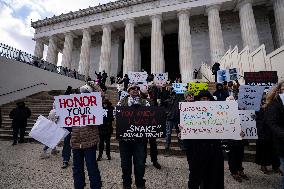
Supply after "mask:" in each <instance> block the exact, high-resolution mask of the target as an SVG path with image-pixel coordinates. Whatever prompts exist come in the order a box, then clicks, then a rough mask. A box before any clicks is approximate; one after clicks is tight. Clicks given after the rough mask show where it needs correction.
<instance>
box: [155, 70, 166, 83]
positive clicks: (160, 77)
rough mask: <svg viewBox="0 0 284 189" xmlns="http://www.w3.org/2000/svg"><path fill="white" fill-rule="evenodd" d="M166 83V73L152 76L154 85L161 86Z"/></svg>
mask: <svg viewBox="0 0 284 189" xmlns="http://www.w3.org/2000/svg"><path fill="white" fill-rule="evenodd" d="M167 81H168V73H155V74H154V84H156V85H159V86H163V85H165V84H166V83H167Z"/></svg>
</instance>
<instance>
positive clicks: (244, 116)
mask: <svg viewBox="0 0 284 189" xmlns="http://www.w3.org/2000/svg"><path fill="white" fill-rule="evenodd" d="M239 115H240V121H241V128H242V131H243V132H244V134H245V136H244V137H243V139H257V138H258V136H257V128H256V121H255V111H254V110H239Z"/></svg>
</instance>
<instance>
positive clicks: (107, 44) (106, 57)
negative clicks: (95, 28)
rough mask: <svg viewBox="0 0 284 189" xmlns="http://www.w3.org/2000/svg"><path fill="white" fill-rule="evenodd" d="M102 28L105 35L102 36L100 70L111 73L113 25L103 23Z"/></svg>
mask: <svg viewBox="0 0 284 189" xmlns="http://www.w3.org/2000/svg"><path fill="white" fill-rule="evenodd" d="M102 29H103V36H102V46H101V56H100V66H99V71H100V72H102V71H105V72H106V73H107V74H110V61H111V25H110V24H106V25H103V26H102Z"/></svg>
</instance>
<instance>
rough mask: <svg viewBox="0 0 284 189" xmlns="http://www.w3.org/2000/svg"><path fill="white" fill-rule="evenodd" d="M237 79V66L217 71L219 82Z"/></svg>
mask: <svg viewBox="0 0 284 189" xmlns="http://www.w3.org/2000/svg"><path fill="white" fill-rule="evenodd" d="M237 79H238V71H237V68H232V69H228V70H218V71H217V82H218V83H223V82H224V81H235V80H237Z"/></svg>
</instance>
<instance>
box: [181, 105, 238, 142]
mask: <svg viewBox="0 0 284 189" xmlns="http://www.w3.org/2000/svg"><path fill="white" fill-rule="evenodd" d="M179 110H180V126H181V127H182V130H181V139H236V140H239V139H241V136H240V133H241V127H240V117H239V112H238V104H237V102H235V101H228V102H221V101H218V102H217V101H200V102H180V103H179Z"/></svg>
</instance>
